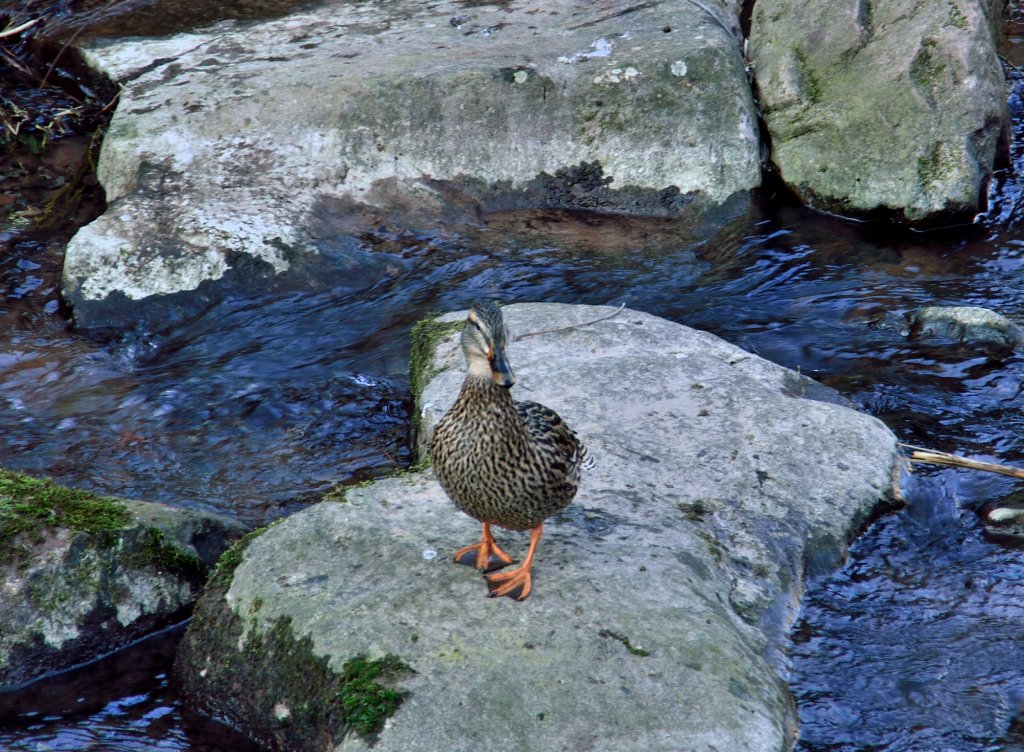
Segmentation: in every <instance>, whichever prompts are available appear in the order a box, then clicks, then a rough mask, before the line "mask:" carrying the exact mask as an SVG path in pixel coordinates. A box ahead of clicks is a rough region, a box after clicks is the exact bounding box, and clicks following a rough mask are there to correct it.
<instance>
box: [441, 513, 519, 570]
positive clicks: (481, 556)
mask: <svg viewBox="0 0 1024 752" xmlns="http://www.w3.org/2000/svg"><path fill="white" fill-rule="evenodd" d="M455 563H456V564H466V565H468V566H471V567H476V568H477V569H479V570H480V571H481V572H490V571H491V570H492V569H501V568H502V567H504V566H508V565H509V564H511V563H512V557H510V556H509V555H508V554H507V553H505V552H504V551H502V550H501V549H500V548H498V544H497V543H495V542H494V536H493V535H491V526H490V523H487V522H485V523H484V531H483V535H482V536H481V537H480V542H479V543H474V544H473V545H472V546H465V547H463V548H460V549H459V550H458V551H456V552H455Z"/></svg>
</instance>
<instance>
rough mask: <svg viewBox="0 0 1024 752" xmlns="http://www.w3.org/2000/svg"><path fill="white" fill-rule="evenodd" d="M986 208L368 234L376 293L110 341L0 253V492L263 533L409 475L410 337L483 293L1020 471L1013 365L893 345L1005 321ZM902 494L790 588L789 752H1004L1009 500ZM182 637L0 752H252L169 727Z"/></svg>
mask: <svg viewBox="0 0 1024 752" xmlns="http://www.w3.org/2000/svg"><path fill="white" fill-rule="evenodd" d="M1017 102H1018V95H1017V94H1014V95H1013V97H1012V98H1011V104H1013V105H1014V106H1015V107H1017ZM1018 120H1019V118H1018ZM1018 127H1019V124H1018ZM1015 145H1019V134H1017V140H1016V141H1015ZM996 198H997V201H996V204H995V208H994V209H993V212H992V214H993V221H991V222H990V223H989V224H988V225H984V224H982V225H979V226H978V227H975V228H973V229H970V230H968V231H963V230H949V231H936V232H933V233H929V234H927V235H923V234H922V235H915V234H912V233H906V232H901V231H899V230H897V229H896V228H894V227H887V226H882V227H880V226H868V225H858V224H855V223H849V222H843V221H840V220H837V219H834V218H830V217H823V216H820V215H817V214H814V213H812V212H810V211H807V210H802V209H794V208H785V207H783V208H777V207H776V208H771V209H766V210H763V211H762V210H758V211H755V212H752V213H751V215H749V216H746V217H744V218H742V219H739V220H737V221H735V222H734V223H733V224H732V225H730V226H729V227H727V228H726V229H725V230H724V231H722V232H719V233H717V234H715V235H713V236H711V237H702V236H700V235H699V234H694V233H693V232H692V230H687V231H685V232H683V231H681V230H679V229H678V228H675V227H673V225H672V223H668V222H657V221H651V222H644V221H637V220H624V219H622V218H602V217H593V216H580V215H574V214H571V213H565V212H537V213H522V214H516V215H505V216H494V217H489V218H487V220H486V221H485V222H483V223H482V224H481V225H480V226H478V227H472V228H462V229H460V230H451V231H447V232H443V233H442V232H435V233H424V234H420V235H403V234H395V235H390V236H388V235H383V234H381V235H378V236H374V237H367V238H366V240H365V249H366V250H367V251H370V252H372V253H373V254H374V255H375V257H376V258H378V259H381V260H383V261H384V262H385V264H386V269H387V274H385V275H384V276H383V278H382V279H380V280H379V281H377V282H375V283H373V284H371V285H369V286H367V287H364V288H362V289H358V290H352V289H350V288H346V289H344V290H333V289H323V290H318V291H313V292H309V291H307V292H291V293H276V294H268V295H265V296H262V297H249V298H233V299H229V300H226V301H223V302H221V303H219V304H217V305H216V306H213V307H211V308H210V309H209V310H207V311H205V312H204V313H203V314H202V315H198V316H196V317H195V318H193V319H191V320H189V321H186V322H184V323H183V324H182V325H180V326H178V327H175V328H174V329H173V330H172V331H167V332H157V333H152V332H142V331H137V330H126V331H125V332H123V333H122V334H121V336H119V337H118V338H116V339H115V340H113V341H107V342H95V341H91V340H89V339H87V338H84V337H82V336H79V335H78V334H76V333H74V332H72V331H69V329H68V325H67V319H66V316H65V312H64V311H63V309H62V307H61V304H60V300H59V291H58V286H57V285H58V280H59V269H60V261H61V247H60V244H59V243H58V242H56V241H54V240H53V239H47V238H32V237H20V238H13V237H11V236H6V237H0V240H4V242H5V244H6V246H7V247H8V249H9V252H8V253H6V254H5V255H3V256H0V383H2V384H3V391H2V392H0V436H3V441H2V442H0V466H3V467H7V468H12V469H20V470H24V471H26V472H30V473H34V474H45V475H48V476H51V477H54V478H56V479H57V480H59V481H61V482H64V483H68V484H71V485H75V486H80V487H85V488H90V489H94V490H97V491H101V492H104V493H110V494H116V495H122V496H130V497H140V498H147V499H153V500H159V501H164V502H168V503H172V504H177V505H181V506H189V507H194V508H203V509H210V510H214V511H219V512H225V513H229V514H233V515H236V516H238V517H240V518H242V519H243V520H245V521H246V522H247V523H249V524H252V525H257V524H264V523H266V522H268V521H270V520H273V519H275V518H277V517H280V516H282V515H286V514H288V513H290V512H293V511H295V510H297V509H299V508H302V507H303V506H305V505H307V504H309V503H311V502H313V501H315V500H316V499H317V498H318V497H319V496H320V495H321V494H322V493H323V492H324V491H325V490H327V489H329V488H331V487H332V486H334V485H337V484H344V483H349V482H354V481H359V480H363V479H366V478H373V477H378V476H381V475H385V474H388V473H391V472H394V471H395V470H398V469H401V468H404V467H406V466H407V465H408V463H409V462H410V459H411V457H410V448H409V436H408V426H409V419H410V411H411V405H410V403H409V395H408V382H407V377H406V363H407V357H408V353H409V329H410V327H411V325H412V324H413V323H414V322H415V321H416V320H417V319H418V318H420V317H421V316H423V315H425V314H426V313H429V312H431V311H438V310H448V309H454V308H460V307H464V306H465V304H466V303H467V302H469V301H470V300H472V299H474V298H476V297H478V296H480V295H485V296H490V297H499V298H501V299H502V300H504V301H505V302H509V303H511V302H518V301H532V300H544V301H560V302H575V303H609V304H615V305H618V304H620V303H625V304H626V305H627V306H630V307H634V308H638V309H642V310H645V311H649V312H651V313H654V314H658V315H661V316H665V317H666V318H669V319H671V320H673V321H678V322H680V323H684V324H687V325H689V326H693V327H697V328H700V329H706V330H708V331H711V332H713V333H715V334H717V335H719V336H721V337H723V338H725V339H727V340H729V341H730V342H733V343H735V344H738V345H740V346H741V347H744V348H746V349H748V350H750V351H752V352H755V353H757V354H759V355H761V356H763V357H765V358H767V359H769V360H772V361H774V362H776V363H780V364H782V365H784V366H788V367H790V368H794V369H799V370H800V371H801V372H802V373H804V374H807V375H810V376H812V377H814V378H816V379H818V380H820V381H822V382H824V383H825V384H827V385H829V386H831V387H833V388H835V389H837V390H838V391H839V392H841V393H842V394H844V395H845V396H846V397H848V398H849V399H850V400H851V401H852V402H853V403H854V404H855V405H856V406H857V407H858V408H859V409H861V410H863V411H865V412H868V413H871V414H873V415H876V416H878V417H879V418H880V419H882V420H883V421H884V422H885V423H886V424H887V425H889V426H890V427H891V428H892V430H893V431H895V432H896V433H897V435H898V436H899V438H900V439H901V440H903V441H905V442H908V443H911V444H916V445H923V446H927V447H930V448H934V449H940V450H946V451H951V452H955V453H958V454H964V455H969V456H973V457H977V458H982V459H990V460H994V461H998V462H1005V463H1016V464H1021V462H1022V459H1024V410H1022V408H1024V355H1022V354H1021V353H1014V352H1009V351H1006V350H999V349H997V348H992V347H989V346H985V345H981V344H974V343H969V342H967V343H965V342H959V341H954V340H948V339H942V338H913V337H910V336H908V334H907V332H906V331H904V330H903V329H902V328H901V327H899V326H893V325H892V324H891V322H892V321H893V320H894V318H893V314H896V315H898V314H900V313H901V312H903V311H907V310H909V309H912V308H914V307H917V306H921V305H977V306H985V307H989V308H992V309H994V310H997V311H999V312H1001V313H1003V314H1004V315H1007V316H1009V317H1011V318H1015V319H1017V320H1018V321H1024V230H1021V229H1019V226H1018V219H1019V217H1018V216H1017V213H1018V207H1017V204H1016V201H1017V200H1018V198H1019V192H1018V190H1017V188H1016V187H1015V185H1014V183H1013V182H1012V181H1007V182H1006V184H1005V185H1004V186H1002V187H1001V188H1000V190H999V191H997V196H996ZM904 493H905V497H906V502H907V503H906V506H905V508H904V509H902V510H901V511H899V512H896V513H894V514H891V515H888V516H886V517H883V518H882V519H880V520H878V521H877V522H876V523H875V524H874V525H872V526H871V527H870V528H869V529H868V530H867V531H866V532H865V533H864V534H863V535H862V536H861V537H860V538H859V539H858V540H857V541H856V542H855V544H854V546H853V550H852V555H851V559H850V561H849V563H848V564H846V565H845V566H844V567H842V568H841V569H840V570H838V571H836V572H834V573H832V574H830V575H827V576H824V577H821V578H819V579H817V580H815V581H813V582H811V583H810V586H809V590H808V595H807V597H806V599H805V603H804V607H803V609H802V612H801V615H800V617H799V620H798V622H797V624H796V625H795V627H794V630H793V637H792V645H791V650H790V654H789V659H788V663H787V665H785V666H783V667H782V669H783V671H784V673H785V675H786V677H787V679H788V681H789V682H790V686H791V688H792V690H793V692H794V696H795V698H796V701H797V705H798V710H799V716H800V723H801V740H800V743H799V747H798V749H800V750H802V751H803V752H824V751H825V750H828V751H829V752H838V751H844V752H845V751H849V752H853V751H854V750H885V751H886V752H897V751H902V750H922V751H924V750H929V751H936V750H943V751H947V750H948V751H955V752H975V751H980V750H1008V749H1024V668H1022V667H1024V605H1022V604H1024V550H1021V548H1018V547H1015V545H1014V544H1013V543H1012V542H1010V543H1008V542H1006V541H1000V540H995V539H992V538H991V537H989V536H987V535H986V534H985V532H984V526H983V524H982V519H981V516H980V514H979V513H980V512H983V511H984V510H987V509H989V508H991V507H992V506H995V505H1002V504H1007V503H1013V502H1014V501H1015V500H1016V501H1017V502H1018V503H1022V504H1024V488H1022V486H1021V484H1020V482H1019V481H1014V480H1012V479H1009V478H1005V477H999V476H994V475H982V474H979V473H976V472H971V471H965V470H956V469H938V468H930V467H923V466H919V467H918V468H916V469H915V472H914V473H913V475H911V476H910V477H909V478H908V479H907V481H906V482H905V484H904ZM180 631H181V629H180V627H179V628H178V629H176V630H171V631H169V632H167V633H165V634H163V635H160V636H158V637H155V638H152V639H150V640H147V641H145V642H143V643H141V644H140V645H138V646H136V647H133V648H131V649H129V650H127V651H124V652H122V653H119V654H117V655H115V656H113V657H111V658H108V659H106V660H104V661H100V662H98V663H96V664H93V665H92V666H89V667H87V668H85V669H81V670H79V671H77V672H72V673H70V674H63V675H60V676H57V677H52V678H49V679H46V680H43V681H41V682H38V683H36V684H35V685H32V686H31V687H30V688H28V689H26V690H22V691H21V692H18V693H14V694H9V695H0V750H4V751H5V752H6V751H7V750H10V751H11V752H15V751H18V752H21V751H22V750H24V751H25V752H28V751H29V750H31V751H33V752H36V751H38V750H88V749H95V750H119V751H121V750H123V751H126V752H142V751H143V750H168V751H170V750H174V751H175V752H178V751H180V752H217V751H219V750H234V751H237V752H247V751H248V750H251V749H252V747H251V745H249V744H248V743H247V742H245V741H244V740H243V739H241V738H239V737H238V736H237V735H235V734H233V733H232V732H230V731H229V730H227V729H224V728H222V727H220V726H218V725H217V724H214V723H212V722H207V721H204V720H203V719H200V718H198V717H196V716H195V715H193V714H191V713H190V712H189V711H188V710H187V709H186V708H185V707H184V706H183V704H182V702H181V700H180V697H179V696H178V695H177V693H176V689H175V686H174V682H173V681H172V680H171V678H170V663H171V660H172V656H173V650H174V646H175V645H176V643H177V639H178V637H179V636H180Z"/></svg>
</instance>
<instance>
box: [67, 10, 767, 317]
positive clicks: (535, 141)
mask: <svg viewBox="0 0 1024 752" xmlns="http://www.w3.org/2000/svg"><path fill="white" fill-rule="evenodd" d="M702 6H707V7H708V8H709V9H710V11H713V12H709V10H705V9H704V7H702ZM722 18H725V19H728V18H730V15H729V13H728V12H727V11H725V10H724V9H723V7H721V6H719V5H718V4H717V3H715V2H708V3H701V4H694V3H689V2H685V1H683V0H673V1H669V0H665V1H663V2H656V3H645V4H642V5H640V6H636V5H635V4H630V3H626V2H613V3H604V4H599V5H595V4H593V3H589V2H568V1H567V0H563V1H562V2H557V3H549V2H546V3H538V2H527V1H526V0H520V1H517V2H510V3H503V4H500V5H470V6H466V5H465V4H464V3H459V2H430V3H418V2H417V3H413V2H398V3H388V4H385V5H377V4H364V3H338V4H331V5H327V6H324V7H321V8H317V9H313V10H309V11H306V12H300V13H296V14H293V15H290V16H288V17H286V18H283V19H279V20H274V21H266V22H261V23H255V24H244V25H240V24H232V23H231V22H224V23H222V24H218V25H216V26H213V27H209V28H207V29H204V30H200V31H196V32H193V33H188V34H180V35H177V36H172V37H166V38H160V39H127V40H113V41H103V40H94V41H92V42H90V43H89V44H88V45H87V46H86V47H85V49H84V53H85V54H86V56H87V58H88V59H89V60H90V61H91V63H92V65H93V66H94V67H96V68H97V69H98V70H101V71H103V72H104V73H106V74H107V75H109V76H110V77H111V78H113V79H115V80H117V81H118V82H120V83H121V84H123V86H124V89H123V91H122V93H121V99H120V103H119V105H118V109H117V112H116V114H115V116H114V119H113V121H112V123H111V126H110V130H109V132H108V134H107V136H106V139H105V141H104V145H103V151H102V155H101V159H100V164H99V169H98V176H99V179H100V181H101V183H102V184H103V187H104V189H105V190H106V193H107V198H108V201H109V202H110V205H109V209H108V211H107V212H106V214H104V215H103V216H102V217H101V218H99V219H98V220H97V221H95V222H93V223H92V224H90V225H89V226H87V227H85V228H83V229H82V230H81V231H80V232H79V233H78V235H77V236H76V237H75V238H74V239H73V241H72V242H71V243H70V244H69V247H68V254H67V261H66V267H65V276H64V292H65V294H66V296H67V297H68V298H69V300H70V302H71V303H72V304H73V306H74V307H75V315H76V319H77V321H78V323H79V324H81V325H86V326H88V325H93V324H96V325H102V324H103V323H104V319H105V318H111V317H112V318H114V319H116V318H117V317H118V316H119V315H122V314H120V313H117V312H115V313H114V314H107V315H106V316H105V315H104V313H103V310H102V308H103V306H102V303H103V302H104V301H107V300H108V299H110V298H111V297H112V296H116V295H122V296H124V297H126V298H127V299H129V300H132V301H136V300H140V299H144V298H148V297H150V296H171V295H173V294H174V293H177V292H179V291H190V290H194V289H197V288H198V287H199V286H200V285H201V284H202V283H203V282H204V281H207V280H220V279H222V278H223V277H225V275H227V274H228V273H229V272H230V271H235V272H239V271H242V272H244V270H245V268H246V267H247V266H248V265H252V266H254V268H256V269H258V270H260V271H261V273H262V270H265V269H270V270H271V271H272V272H273V273H275V274H279V273H281V272H284V271H286V270H287V271H293V270H294V269H295V268H296V267H297V266H300V267H301V265H302V261H301V259H303V258H306V257H309V256H311V255H315V254H316V253H318V252H322V253H328V254H332V255H333V256H334V257H335V259H336V260H337V259H340V260H342V261H344V262H347V264H348V267H349V271H350V273H351V274H352V275H354V276H356V277H357V278H369V279H370V280H371V281H372V280H373V279H375V277H374V276H373V275H374V268H373V266H372V264H371V265H370V266H369V267H367V266H366V264H365V263H364V261H365V260H364V259H363V258H361V257H360V256H359V254H358V252H353V246H356V247H358V243H357V242H355V241H353V240H352V238H358V231H352V232H350V233H349V234H348V236H347V237H348V238H349V240H348V241H346V240H345V239H344V238H340V239H339V238H333V237H324V236H323V234H321V233H320V232H318V229H317V228H318V227H321V225H322V220H323V215H325V214H332V213H334V214H340V215H341V216H343V217H354V216H358V215H359V213H360V212H361V211H367V212H369V213H370V214H373V212H374V211H376V210H377V209H380V208H381V207H391V208H392V209H396V210H399V209H400V210H401V212H402V215H403V217H405V221H407V222H408V223H409V224H410V225H417V224H419V225H422V224H423V223H424V222H427V221H437V220H438V218H439V217H441V218H443V219H444V220H445V221H449V220H451V219H452V215H453V214H454V215H457V217H461V218H462V219H463V220H467V219H468V220H471V221H472V220H475V218H476V217H477V216H478V213H479V212H481V211H484V212H487V211H493V210H502V209H513V208H573V209H586V210H591V211H601V212H619V213H631V214H643V215H655V216H680V215H684V214H687V213H690V212H693V211H697V212H699V211H701V207H703V208H706V207H708V206H715V207H717V206H719V205H721V204H722V203H724V202H727V201H728V200H729V199H730V197H734V196H741V197H742V196H746V195H747V193H748V192H749V191H750V189H752V188H754V187H755V186H757V185H758V184H759V182H760V164H759V158H760V154H759V148H760V147H759V144H758V137H757V120H756V112H755V109H754V105H753V100H752V97H751V94H750V91H749V87H748V84H747V81H746V75H745V72H744V69H743V61H742V58H741V55H740V52H739V43H738V41H737V39H736V37H735V36H734V35H733V34H732V33H731V26H729V25H728V24H726V23H725V22H723V21H721V20H720V19H722ZM115 302H117V301H116V299H115ZM122 302H123V301H122Z"/></svg>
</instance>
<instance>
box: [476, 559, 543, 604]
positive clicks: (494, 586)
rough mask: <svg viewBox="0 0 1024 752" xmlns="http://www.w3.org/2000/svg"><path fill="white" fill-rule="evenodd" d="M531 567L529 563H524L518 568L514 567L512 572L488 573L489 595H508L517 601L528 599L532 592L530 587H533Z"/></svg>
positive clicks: (494, 596) (493, 596)
mask: <svg viewBox="0 0 1024 752" xmlns="http://www.w3.org/2000/svg"><path fill="white" fill-rule="evenodd" d="M531 568H532V567H530V566H529V565H527V564H524V565H523V566H521V567H519V568H518V569H513V570H512V571H511V572H501V573H500V574H489V575H487V577H486V579H487V590H488V593H487V595H488V596H490V597H491V598H500V597H502V596H508V597H509V598H515V599H516V600H517V601H524V600H526V598H527V596H528V595H529V594H530V589H531V588H532V587H533V582H532V577H531V576H530V569H531Z"/></svg>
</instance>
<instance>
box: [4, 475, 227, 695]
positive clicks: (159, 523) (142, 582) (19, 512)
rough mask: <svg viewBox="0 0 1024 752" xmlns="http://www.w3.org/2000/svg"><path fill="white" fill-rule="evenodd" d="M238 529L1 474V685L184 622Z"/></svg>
mask: <svg viewBox="0 0 1024 752" xmlns="http://www.w3.org/2000/svg"><path fill="white" fill-rule="evenodd" d="M241 534H242V527H241V525H240V524H239V523H237V522H235V521H233V520H230V519H226V518H223V517H220V516H217V515H210V514H203V513H199V512H195V511H188V510H183V509H175V508H172V507H168V506H165V505H163V504H152V503H147V502H142V501H129V500H124V499H111V498H106V497H98V496H96V495H94V494H91V493H88V492H86V491H79V490H75V489H69V488H64V487H62V486H58V485H57V484H55V483H53V482H52V481H49V480H45V479H37V478H30V477H28V476H25V475H21V474H19V473H13V472H9V471H0V577H2V582H3V586H2V588H0V691H5V690H8V689H12V688H14V687H17V686H20V685H22V684H25V683H27V682H30V681H32V680H33V679H38V678H39V677H41V676H43V675H45V674H48V673H51V672H54V671H59V670H62V669H66V668H70V667H72V666H75V665H77V664H80V663H84V662H87V661H90V660H93V659H95V658H97V657H99V656H102V655H104V654H106V653H110V652H112V651H114V650H116V649H118V648H120V647H124V646H125V645H127V644H128V643H130V642H133V641H134V640H136V639H138V638H140V637H142V636H144V635H146V634H147V633H149V632H151V631H153V630H155V629H158V628H160V627H163V626H167V625H168V624H172V623H174V622H175V621H178V620H181V619H183V618H184V617H185V616H186V615H187V613H188V609H189V607H190V606H191V605H192V603H193V602H194V601H195V598H196V596H197V595H198V593H199V590H200V589H201V587H202V584H203V581H204V580H205V578H206V575H207V573H208V572H209V570H210V569H211V568H212V566H213V564H214V563H215V562H216V560H217V557H218V556H219V555H220V554H221V553H222V552H223V551H224V550H225V549H226V548H227V547H228V545H230V543H231V542H232V541H234V540H235V539H236V538H238V537H239V536H241Z"/></svg>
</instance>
